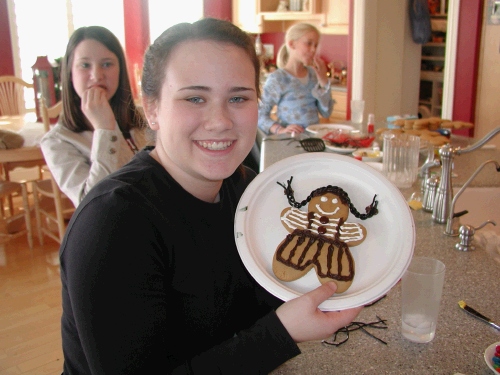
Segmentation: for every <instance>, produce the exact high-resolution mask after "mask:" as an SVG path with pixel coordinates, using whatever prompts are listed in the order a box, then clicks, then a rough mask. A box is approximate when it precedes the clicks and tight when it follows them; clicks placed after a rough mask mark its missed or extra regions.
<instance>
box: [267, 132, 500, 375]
mask: <svg viewBox="0 0 500 375" xmlns="http://www.w3.org/2000/svg"><path fill="white" fill-rule="evenodd" d="M267 142H269V141H267ZM265 143H266V141H265V142H264V143H263V145H264V144H265ZM287 143H288V142H287V141H277V142H273V146H272V148H273V150H274V151H276V150H281V152H282V154H281V156H283V155H284V154H283V153H287V152H289V151H287V150H286V148H285V147H284V145H286V144H287ZM275 144H276V145H275ZM278 144H279V146H278ZM269 148H271V147H270V146H268V150H265V149H264V150H263V153H266V151H267V155H262V156H263V159H265V158H266V157H270V156H269V153H270V150H269ZM295 149H296V148H295ZM297 150H300V149H296V151H295V153H297ZM279 152H280V151H278V153H279ZM298 152H299V153H300V152H301V151H298ZM275 156H276V155H275ZM286 156H290V155H286ZM276 157H278V156H276ZM488 159H494V160H497V161H500V150H497V149H484V148H483V149H480V150H477V151H474V152H472V153H469V154H465V155H461V156H458V157H456V159H455V166H454V174H455V175H456V177H454V178H453V180H452V181H453V186H454V187H458V186H461V185H462V184H463V183H464V182H465V181H466V180H467V179H468V178H469V177H470V176H471V175H472V173H473V172H474V171H475V170H476V168H477V167H478V166H479V165H480V164H481V163H482V162H484V161H485V160H488ZM267 161H268V164H269V161H270V159H269V158H267ZM275 161H277V160H274V162H275ZM271 164H272V163H271ZM269 165H270V164H269ZM436 171H440V169H439V168H436ZM471 186H496V187H500V173H496V172H495V171H494V168H493V166H491V169H490V168H489V166H488V167H486V168H484V170H483V171H481V173H479V174H478V175H477V176H476V178H475V180H473V182H472V184H471ZM419 187H420V180H418V181H417V182H416V183H415V184H414V186H413V188H411V189H404V190H401V192H402V194H403V195H404V197H405V198H409V197H410V196H411V194H412V193H413V192H414V191H418V190H419ZM455 192H456V190H455ZM494 204H497V205H498V202H494ZM412 215H413V218H414V222H415V227H416V245H415V250H414V256H429V257H434V258H437V259H439V260H441V261H442V262H444V264H445V265H446V275H445V284H444V289H443V297H442V301H441V308H440V313H439V318H438V325H437V330H436V337H435V338H434V340H433V341H432V342H430V343H427V344H418V343H413V342H411V341H409V340H406V339H405V338H403V337H402V336H401V286H400V283H398V284H396V285H395V286H394V287H393V288H392V289H391V290H390V291H389V293H388V294H387V296H386V297H385V298H384V299H382V300H381V301H379V302H377V303H376V304H374V305H372V306H369V307H366V308H365V309H364V310H363V311H362V312H361V314H360V315H359V316H358V317H357V318H356V321H360V322H365V323H368V322H372V321H376V320H378V318H377V317H380V318H382V319H386V320H387V325H388V329H386V330H376V329H370V328H369V327H368V328H367V330H369V331H370V332H371V333H373V334H374V335H376V336H377V337H379V338H380V339H382V340H384V341H385V342H387V345H384V344H382V343H381V342H379V341H377V340H375V339H374V338H372V337H370V336H369V335H367V334H365V333H364V332H362V331H361V330H358V331H355V332H351V334H350V339H349V340H348V341H347V342H346V343H344V344H343V345H341V346H339V347H334V346H325V345H324V344H322V343H321V341H313V342H305V343H301V344H299V347H300V349H301V351H302V354H300V355H299V356H297V357H295V358H293V359H291V360H290V361H288V362H286V363H285V364H283V365H282V366H280V367H279V368H277V369H276V370H275V371H273V372H272V374H273V375H281V374H283V375H284V374H287V375H288V374H301V375H307V374H339V375H340V374H349V375H351V374H443V375H445V374H446V375H453V374H455V373H460V374H465V375H487V374H490V373H491V370H490V369H489V368H488V367H487V365H486V363H485V361H484V351H485V349H486V348H487V347H488V346H489V345H490V344H492V343H495V342H498V341H500V332H499V331H497V330H495V329H494V328H492V327H490V326H489V325H487V324H486V323H483V322H482V321H480V320H478V319H476V318H474V317H472V316H470V315H469V314H467V313H465V312H464V311H463V310H462V309H460V308H459V306H458V301H460V300H464V301H465V302H466V303H467V304H468V305H470V306H472V307H474V308H475V309H477V310H478V311H480V312H481V313H483V314H484V315H486V316H488V317H490V318H491V319H492V320H494V321H496V322H497V323H500V298H499V296H500V293H499V290H500V263H498V262H496V261H495V260H493V258H492V257H491V255H489V254H488V253H487V252H486V251H485V250H484V249H482V248H480V247H478V248H476V250H475V251H470V252H461V251H458V250H456V249H455V244H456V243H457V242H458V238H457V237H448V236H446V235H444V234H443V231H444V229H445V225H444V224H437V223H434V222H433V220H432V218H431V213H429V212H425V211H423V210H418V211H413V210H412ZM381 235H386V234H381Z"/></svg>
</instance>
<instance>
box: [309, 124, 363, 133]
mask: <svg viewBox="0 0 500 375" xmlns="http://www.w3.org/2000/svg"><path fill="white" fill-rule="evenodd" d="M335 129H342V130H346V131H351V130H354V127H353V126H351V125H345V124H314V125H309V126H308V127H307V128H306V131H307V132H309V133H311V134H318V133H321V134H326V133H328V132H331V131H332V130H335Z"/></svg>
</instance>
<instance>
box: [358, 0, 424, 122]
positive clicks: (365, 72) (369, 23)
mask: <svg viewBox="0 0 500 375" xmlns="http://www.w3.org/2000/svg"><path fill="white" fill-rule="evenodd" d="M408 4H409V0H404V1H394V0H355V1H354V7H355V9H354V12H356V11H360V9H361V11H360V13H361V14H364V17H363V20H360V22H362V21H364V25H362V26H359V25H356V19H355V25H354V27H355V28H358V27H359V28H360V29H361V30H362V36H361V37H360V38H358V40H356V35H357V33H356V31H354V38H355V40H354V42H353V43H354V45H353V51H354V52H353V55H354V56H353V60H354V61H353V65H354V66H356V65H357V64H362V67H361V68H360V69H361V76H362V80H361V81H358V82H357V81H356V78H355V77H353V88H352V92H353V97H354V96H355V95H358V96H360V97H362V98H363V99H365V101H366V103H365V114H368V113H374V114H375V119H376V121H377V122H378V121H383V120H385V119H386V118H387V116H392V115H404V114H414V115H417V113H418V96H419V86H420V58H421V45H420V44H416V43H414V42H413V40H412V37H411V29H410V17H409V10H408ZM355 18H356V13H355ZM363 28H364V29H363ZM358 30H359V29H358ZM357 43H362V44H363V48H362V50H363V54H362V55H363V56H361V62H360V61H359V57H358V56H356V51H357V50H359V48H357ZM358 47H359V45H358ZM357 85H359V86H357ZM366 117H367V116H365V118H366Z"/></svg>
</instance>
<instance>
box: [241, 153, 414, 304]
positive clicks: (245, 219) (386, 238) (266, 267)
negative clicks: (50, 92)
mask: <svg viewBox="0 0 500 375" xmlns="http://www.w3.org/2000/svg"><path fill="white" fill-rule="evenodd" d="M292 176H293V182H292V187H293V189H294V192H295V199H296V200H297V201H302V200H304V199H306V198H307V196H308V195H309V194H310V193H311V192H312V191H313V190H315V189H317V188H320V187H323V186H326V185H337V186H339V187H341V188H342V189H344V190H345V191H346V192H347V193H348V194H349V197H350V199H351V202H352V203H353V204H354V206H355V207H356V208H357V209H358V211H360V212H364V208H365V207H366V206H368V205H369V204H370V203H371V202H372V199H373V196H374V195H375V194H376V195H377V200H378V201H379V204H378V209H379V213H378V214H377V215H375V216H373V217H372V218H370V219H367V220H365V221H361V220H359V219H357V218H356V217H355V216H354V215H352V214H349V217H348V219H347V221H348V222H358V223H359V222H362V223H363V225H364V226H365V228H366V230H367V236H366V238H365V240H364V241H363V243H361V244H360V245H358V246H354V247H351V253H352V255H353V258H354V261H355V265H356V269H355V272H356V274H355V277H354V281H353V283H352V285H351V286H350V288H349V289H348V290H347V291H345V292H344V293H342V294H336V295H334V296H332V297H330V298H329V299H328V300H326V301H325V302H323V303H322V304H321V305H320V308H321V309H323V310H343V309H347V308H352V307H356V306H361V305H366V304H368V303H370V302H373V301H375V300H376V299H377V298H380V297H382V296H383V295H384V294H386V293H387V292H388V291H389V290H390V289H391V288H392V287H393V286H394V285H395V284H396V283H397V282H398V280H399V279H400V278H401V277H402V275H403V273H404V271H405V270H406V268H407V267H408V264H409V262H410V260H411V257H412V255H413V248H414V245H415V224H414V221H413V216H412V214H411V212H410V208H409V207H408V204H407V202H406V201H405V199H404V197H403V195H402V194H401V192H400V191H399V190H398V189H397V188H396V187H395V186H394V185H393V184H392V183H391V182H389V181H388V180H387V179H386V178H385V177H384V176H383V175H382V174H381V173H380V172H378V171H377V170H375V169H374V168H372V167H370V166H369V165H367V164H366V163H361V162H359V160H356V159H354V158H352V157H350V156H345V155H337V154H333V153H307V154H300V155H296V156H292V157H289V158H286V159H283V160H280V161H279V162H277V163H275V164H273V165H271V166H270V167H269V168H267V169H265V170H264V171H263V172H262V173H260V174H258V175H257V177H256V178H255V179H254V180H253V181H252V183H251V184H250V185H249V186H248V188H247V189H246V191H245V192H244V194H243V196H242V197H241V199H240V202H239V203H238V207H237V211H236V215H235V225H234V230H235V239H236V245H237V247H238V252H239V254H240V257H241V259H242V261H243V263H244V265H245V267H246V268H247V269H248V271H249V272H250V274H251V275H252V276H253V277H254V278H255V280H256V281H257V282H258V283H259V284H260V285H262V286H263V287H264V288H265V289H266V290H268V291H269V292H270V293H272V294H273V295H275V296H276V297H278V298H280V299H282V300H284V301H288V300H290V299H293V298H296V297H298V296H300V295H302V294H303V293H306V292H308V291H310V290H312V289H314V288H316V287H318V286H319V285H320V282H319V281H318V278H317V276H316V273H315V270H314V268H313V269H312V270H311V271H309V272H308V273H307V274H306V275H305V276H303V277H301V278H300V279H298V280H295V281H292V282H284V281H281V280H279V279H278V278H277V277H275V276H274V273H273V270H272V260H273V256H274V253H275V251H276V248H277V247H278V245H279V244H280V243H281V241H282V240H283V239H284V238H285V236H286V235H287V234H288V232H287V231H286V229H285V228H284V227H283V226H282V224H281V220H280V215H281V211H282V210H283V209H284V208H287V207H290V206H289V204H288V201H287V198H286V196H285V195H284V194H283V187H281V186H280V185H278V184H277V182H280V183H283V184H286V182H287V181H288V180H289V179H290V178H291V177H292ZM301 210H306V207H303V208H302V209H301Z"/></svg>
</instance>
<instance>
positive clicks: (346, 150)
mask: <svg viewBox="0 0 500 375" xmlns="http://www.w3.org/2000/svg"><path fill="white" fill-rule="evenodd" d="M324 141H325V147H326V148H327V149H328V150H330V151H333V152H336V153H338V154H350V153H352V152H353V151H356V150H357V149H356V148H353V147H337V146H332V145H330V144H329V142H328V141H326V140H324Z"/></svg>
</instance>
